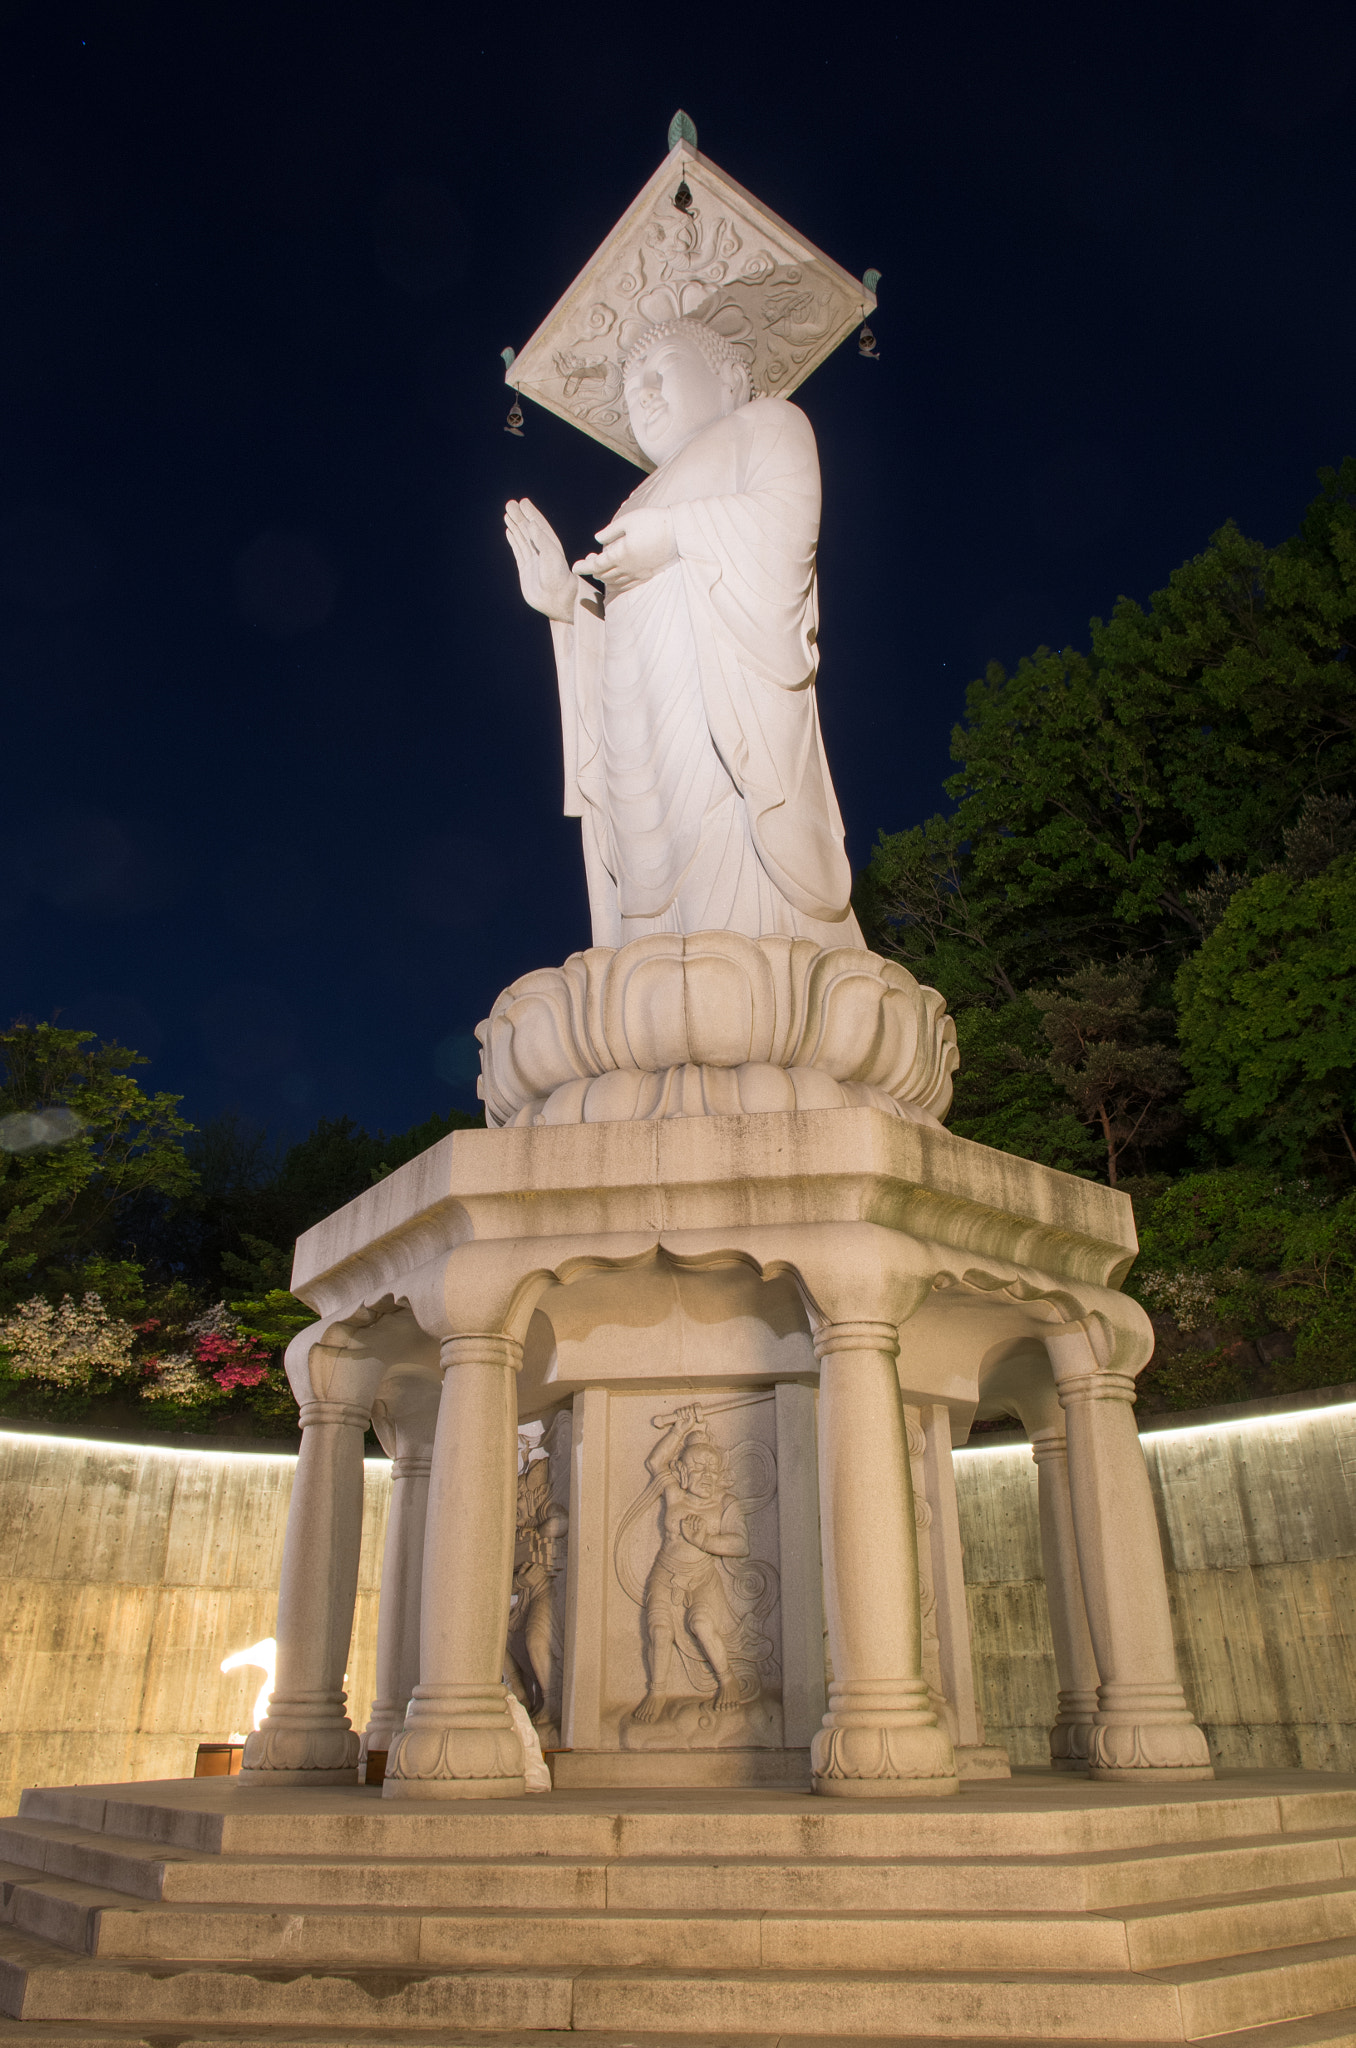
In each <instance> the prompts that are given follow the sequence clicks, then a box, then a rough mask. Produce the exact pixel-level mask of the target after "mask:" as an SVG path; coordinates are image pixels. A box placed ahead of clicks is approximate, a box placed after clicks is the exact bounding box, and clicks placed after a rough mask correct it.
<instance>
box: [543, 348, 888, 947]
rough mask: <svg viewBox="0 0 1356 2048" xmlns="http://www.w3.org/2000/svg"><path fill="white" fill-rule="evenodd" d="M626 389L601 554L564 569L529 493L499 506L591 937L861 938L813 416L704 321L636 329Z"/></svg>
mask: <svg viewBox="0 0 1356 2048" xmlns="http://www.w3.org/2000/svg"><path fill="white" fill-rule="evenodd" d="M624 390H625V399H626V406H627V410H628V413H629V416H630V420H631V426H632V430H633V432H634V434H635V437H636V440H637V441H638V443H639V444H640V447H641V449H642V450H643V452H644V454H645V456H646V457H647V458H648V459H649V460H650V461H651V462H653V463H654V464H655V468H654V470H653V472H652V473H651V474H650V475H649V476H647V477H646V479H645V481H644V482H643V483H642V484H641V485H640V486H639V488H638V489H637V490H635V491H633V492H632V494H631V496H630V497H629V498H628V499H627V500H626V502H625V504H624V505H623V506H622V507H621V509H620V511H619V512H618V513H617V516H616V518H615V519H614V520H613V521H612V523H611V524H610V525H609V526H605V527H604V528H603V529H602V530H601V532H599V534H598V535H597V539H598V542H599V548H598V551H597V552H596V553H594V554H591V555H587V556H586V557H585V558H584V559H583V560H582V561H580V562H576V563H575V564H574V566H573V568H571V566H570V564H569V563H568V562H567V561H566V558H565V554H564V550H563V549H562V547H561V544H560V542H559V540H558V539H557V537H556V535H555V533H554V532H553V531H552V529H551V527H550V526H549V525H548V523H547V521H546V520H545V519H544V518H543V517H542V515H541V513H540V512H539V511H538V510H537V508H536V507H535V506H534V505H533V504H532V503H531V502H530V501H529V500H528V499H526V498H523V499H518V500H515V501H513V502H511V503H510V504H509V505H508V507H507V508H506V514H505V524H506V527H507V531H508V539H509V545H510V546H511V547H512V549H513V553H514V558H515V560H516V562H517V565H518V573H519V578H520V581H521V584H522V591H523V596H524V597H525V598H526V600H527V602H528V603H529V604H530V605H532V606H533V607H534V608H535V609H536V610H537V611H540V612H543V613H544V614H545V615H546V616H547V617H548V618H549V619H550V620H551V630H552V637H553V639H554V642H555V653H556V665H557V669H558V673H559V681H560V700H561V715H562V723H563V728H564V745H565V812H566V815H567V816H573V817H578V818H580V819H581V820H582V830H583V842H584V863H585V869H586V873H587V877H588V890H589V905H590V911H591V915H592V923H593V942H594V944H595V945H598V946H621V945H624V944H626V942H627V941H628V940H631V939H637V938H643V937H645V936H647V935H648V934H650V933H654V932H678V933H692V932H700V931H731V932H742V933H744V934H745V935H746V936H747V937H749V938H759V937H761V936H762V935H763V934H765V933H782V934H785V935H787V936H790V937H797V938H808V939H813V940H815V941H816V942H817V943H818V944H820V945H821V946H844V945H847V946H862V945H863V940H862V936H861V932H860V930H859V929H858V925H857V921H856V918H855V917H854V916H853V914H852V909H851V906H850V902H849V895H850V890H851V885H852V874H851V869H850V868H849V865H848V860H847V855H846V852H845V851H844V847H843V821H842V817H841V815H840V812H839V809H838V803H837V799H836V798H835V796H834V790H833V783H832V781H831V779H830V776H829V767H828V762H827V760H826V758H825V754H824V742H823V739H822V737H821V735H820V729H819V713H818V706H817V702H816V697H815V676H816V670H817V667H818V660H819V653H818V646H817V634H818V609H817V603H816V585H815V549H816V544H817V541H818V536H819V506H820V483H819V461H818V456H817V454H816V450H815V440H814V434H813V432H812V430H811V427H810V423H809V421H808V420H807V419H806V417H805V415H804V413H803V412H801V411H800V409H799V408H798V407H797V406H794V405H792V404H791V403H790V402H789V401H788V400H786V399H783V398H754V399H750V396H749V378H748V371H747V369H746V367H745V364H744V361H743V359H742V358H741V356H740V355H739V353H738V351H737V349H736V348H735V347H734V346H732V345H731V343H730V342H728V341H727V340H725V339H724V337H723V336H721V335H720V334H719V333H717V332H716V331H715V330H714V329H712V328H711V327H709V326H707V325H705V324H704V323H703V321H702V320H700V319H697V318H690V317H689V318H679V319H672V320H664V321H661V322H660V323H658V324H657V325H655V326H652V327H650V328H649V329H648V330H647V331H645V332H644V333H642V334H641V335H640V336H639V337H638V339H637V340H636V341H635V342H634V343H633V345H632V346H631V347H630V348H629V350H628V351H627V353H626V358H625V385H624ZM586 577H593V578H596V579H597V580H598V581H599V582H601V583H602V585H603V586H604V589H605V591H606V601H605V604H604V602H603V600H602V599H600V597H599V594H598V591H597V590H596V588H595V587H594V585H593V584H592V583H590V582H586V581H585V580H584V579H585V578H586Z"/></svg>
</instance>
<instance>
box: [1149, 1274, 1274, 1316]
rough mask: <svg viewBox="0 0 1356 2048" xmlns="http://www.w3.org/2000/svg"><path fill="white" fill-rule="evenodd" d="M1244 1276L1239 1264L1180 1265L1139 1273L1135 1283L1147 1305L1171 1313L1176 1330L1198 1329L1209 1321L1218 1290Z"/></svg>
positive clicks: (1239, 1283)
mask: <svg viewBox="0 0 1356 2048" xmlns="http://www.w3.org/2000/svg"><path fill="white" fill-rule="evenodd" d="M1247 1277H1248V1276H1247V1274H1246V1273H1245V1272H1244V1271H1243V1270H1242V1268H1241V1267H1240V1266H1226V1267H1224V1268H1223V1269H1221V1270H1219V1271H1210V1270H1206V1271H1199V1270H1198V1271H1192V1269H1191V1268H1190V1267H1183V1268H1182V1270H1181V1271H1180V1272H1176V1273H1163V1272H1154V1271H1151V1272H1148V1273H1139V1274H1137V1275H1136V1283H1137V1286H1138V1289H1139V1293H1140V1295H1141V1297H1142V1298H1143V1299H1144V1301H1145V1302H1147V1303H1148V1305H1149V1307H1150V1308H1157V1309H1162V1310H1163V1311H1164V1313H1165V1314H1167V1315H1170V1316H1171V1317H1172V1319H1173V1321H1174V1322H1175V1323H1176V1325H1177V1327H1178V1329H1179V1330H1198V1329H1199V1328H1200V1327H1201V1325H1202V1324H1203V1323H1208V1322H1209V1320H1210V1311H1211V1309H1212V1308H1214V1306H1215V1303H1216V1302H1217V1301H1218V1299H1219V1296H1220V1293H1221V1292H1222V1291H1228V1290H1230V1289H1232V1288H1238V1287H1241V1286H1242V1285H1243V1283H1244V1282H1245V1281H1246V1279H1247Z"/></svg>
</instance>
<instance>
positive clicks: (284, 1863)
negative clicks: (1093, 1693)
mask: <svg viewBox="0 0 1356 2048" xmlns="http://www.w3.org/2000/svg"><path fill="white" fill-rule="evenodd" d="M0 1856H3V1857H5V1858H7V1859H8V1862H7V1864H6V1866H5V1867H6V1868H8V1869H9V1870H11V1871H12V1872H13V1873H14V1874H15V1875H16V1876H22V1875H23V1873H24V1871H41V1872H43V1873H44V1874H45V1875H47V1876H50V1877H59V1878H73V1879H77V1880H79V1881H80V1882H83V1883H87V1884H93V1885H98V1886H102V1887H104V1888H106V1889H108V1890H110V1891H116V1892H121V1893H124V1894H126V1895H128V1896H130V1897H133V1898H144V1899H152V1900H154V1899H163V1900H165V1901H166V1902H169V1901H176V1902H184V1903H189V1902H200V1903H207V1902H211V1901H222V1902H225V1903H231V1904H239V1905H275V1906H296V1907H305V1906H344V1905H374V1906H392V1907H395V1906H424V1907H429V1908H433V1909H440V1908H456V1907H477V1906H478V1907H484V1908H486V1909H488V1908H492V1907H502V1908H506V1909H514V1908H518V1909H538V1910H546V1909H549V1908H559V1909H563V1910H569V1909H580V1910H587V1909H594V1910H599V1909H601V1908H603V1907H604V1906H607V1907H625V1908H632V1909H635V1910H639V1911H667V1910H671V1909H673V1910H684V1909H686V1908H688V1907H689V1906H690V1905H691V1902H692V1900H693V1898H694V1896H700V1898H701V1901H702V1904H703V1906H704V1907H706V1908H709V1909H710V1910H713V1911H721V1912H750V1911H787V1912H794V1911H816V1910H819V1911H849V1912H850V1911H868V1910H871V1909H872V1908H875V1907H879V1908H880V1909H881V1910H883V1911H889V1912H908V1911H926V1910H943V1911H951V1910H955V1911H970V1912H1003V1911H1015V1910H1020V1909H1022V1908H1023V1907H1042V1908H1046V1909H1049V1910H1052V1911H1062V1912H1076V1911H1079V1910H1098V1909H1105V1908H1107V1907H1111V1906H1134V1905H1152V1904H1154V1903H1156V1902H1162V1901H1167V1900H1187V1899H1191V1898H1197V1897H1208V1898H1214V1897H1217V1896H1220V1895H1223V1894H1226V1893H1232V1892H1236V1891H1249V1892H1251V1891H1257V1890H1264V1889H1268V1888H1274V1887H1279V1886H1289V1885H1296V1884H1320V1883H1336V1882H1338V1881H1340V1880H1341V1879H1342V1878H1343V1877H1353V1876H1356V1834H1346V1833H1343V1832H1330V1833H1323V1834H1309V1835H1301V1834H1287V1835H1273V1836H1267V1837H1264V1838H1262V1839H1260V1840H1247V1839H1242V1840H1237V1839H1228V1840H1225V1841H1223V1842H1220V1843H1218V1844H1214V1845H1210V1846H1207V1847H1202V1846H1200V1845H1197V1844H1189V1845H1187V1846H1184V1847H1166V1848H1149V1849H1135V1850H1130V1851H1124V1852H1122V1851H1094V1852H1091V1853H1084V1854H1081V1855H1073V1856H1065V1857H1061V1858H1040V1857H1023V1856H1000V1857H994V1856H989V1857H981V1858H971V1859H966V1858H960V1857H943V1858H931V1857H918V1856H912V1857H905V1858H902V1859H901V1858H892V1859H889V1860H868V1859H862V1858H853V1857H835V1858H832V1859H824V1860H815V1859H809V1858H803V1857H802V1858H795V1859H790V1858H773V1859H764V1858H758V1857H734V1856H726V1857H722V1858H720V1859H719V1860H707V1859H704V1858H700V1857H675V1856H672V1855H670V1856H664V1857H652V1858H646V1857H634V1858H627V1859H619V1860H598V1859H586V1860H575V1859H572V1858H560V1857H554V1856H549V1855H534V1856H522V1857H485V1858H463V1857H457V1858H450V1859H446V1860H442V1859H440V1860H437V1861H426V1860H421V1859H419V1858H415V1857H380V1858H375V1859H370V1858H367V1857H331V1858H325V1859H319V1858H311V1857H305V1856H274V1857H269V1858H255V1857H232V1856H220V1855H209V1856H204V1855H201V1854H197V1855H193V1854H190V1853H188V1852H184V1851H178V1852H176V1851H170V1852H168V1853H167V1852H166V1851H165V1850H164V1849H163V1848H162V1847H160V1846H159V1845H157V1844H153V1843H143V1842H132V1841H128V1840H126V1839H124V1838H121V1837H116V1836H115V1837H111V1838H110V1837H109V1836H107V1835H102V1834H94V1833H91V1832H89V1831H88V1830H83V1829H75V1828H70V1827H67V1826H64V1825H62V1824H59V1823H54V1822H46V1823H41V1822H32V1823H22V1822H17V1821H11V1822H5V1823H0Z"/></svg>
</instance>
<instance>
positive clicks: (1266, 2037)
mask: <svg viewBox="0 0 1356 2048" xmlns="http://www.w3.org/2000/svg"><path fill="white" fill-rule="evenodd" d="M716 2038H718V2040H719V2048H859V2044H860V2043H861V2041H862V2038H863V2037H862V2036H861V2035H854V2034H735V2033H730V2032H728V2031H725V2032H722V2033H721V2034H720V2035H719V2037H716ZM587 2039H588V2048H693V2036H692V2035H691V2034H690V2033H682V2034H650V2033H638V2032H636V2031H635V2030H634V2029H633V2030H631V2031H628V2032H627V2033H626V2034H624V2035H623V2034H621V2033H615V2032H606V2033H590V2034H589V2035H588V2037H587ZM954 2039H955V2037H954V2036H948V2037H946V2039H943V2038H940V2037H939V2036H937V2035H935V2034H929V2035H927V2036H924V2035H921V2034H906V2035H894V2036H892V2037H891V2039H890V2044H889V2048H954ZM1012 2039H1013V2037H1012V2036H1011V2035H1007V2036H1004V2037H1003V2038H1002V2040H999V2039H998V2038H996V2037H995V2036H993V2035H989V2036H987V2037H985V2038H983V2039H981V2038H980V2037H978V2036H973V2035H972V2036H971V2037H970V2040H969V2044H968V2048H1010V2044H1011V2042H1012ZM0 2042H30V2043H32V2042H55V2043H66V2044H68V2048H165V2037H164V2035H163V2034H162V2033H159V2032H157V2033H156V2034H155V2035H154V2036H151V2035H149V2034H148V2033H147V2032H146V2030H145V2029H144V2028H142V2027H136V2026H131V2027H123V2026H108V2025H104V2026H99V2027H93V2028H91V2027H85V2026H81V2025H78V2024H75V2025H68V2024H65V2023H63V2022H59V2021H58V2022H53V2021H42V2020H39V2021H29V2020H6V2019H0ZM173 2048H563V2044H562V2040H561V2036H560V2034H559V2033H556V2032H551V2033H541V2032H538V2031H536V2030H535V2029H522V2028H517V2027H515V2028H513V2029H512V2030H511V2031H510V2032H508V2033H505V2034H494V2035H486V2034H483V2033H479V2032H477V2033H469V2032H467V2031H465V2030H464V2029H461V2028H454V2029H452V2030H451V2031H445V2030H439V2032H438V2033H437V2034H436V2035H430V2034H429V2033H428V2032H427V2031H426V2030H425V2029H422V2028H420V2029H418V2030H409V2029H406V2028H403V2027H402V2028H399V2029H396V2030H389V2029H387V2028H380V2029H376V2028H372V2027H326V2029H325V2031H324V2033H323V2034H317V2033H316V2032H314V2030H313V2029H311V2028H309V2027H270V2028H268V2029H267V2030H266V2031H265V2032H263V2033H260V2032H258V2031H257V2030H255V2029H254V2028H246V2029H241V2028H239V2027H228V2028H218V2027H213V2026H208V2025H206V2024H203V2025H202V2026H195V2027H194V2028H193V2030H192V2032H191V2033H188V2034H185V2033H183V2032H181V2031H176V2033H175V2035H174V2037H173ZM713 2048H714V2043H713ZM1061 2048H1106V2043H1105V2038H1103V2040H1102V2041H1100V2042H1097V2041H1090V2040H1087V2039H1086V2038H1084V2039H1080V2040H1071V2041H1065V2042H1063V2043H1062V2044H1061ZM1119 2048H1157V2044H1151V2043H1149V2042H1146V2041H1139V2042H1133V2041H1127V2042H1122V2043H1120V2044H1119ZM1210 2048H1356V2007H1348V2008H1347V2009H1346V2010H1345V2011H1344V2012H1340V2013H1328V2014H1320V2015H1318V2016H1317V2017H1311V2018H1309V2019H1304V2020H1282V2021H1279V2022H1273V2023H1272V2024H1270V2025H1269V2026H1264V2027H1248V2028H1246V2029H1245V2030H1244V2031H1243V2032H1241V2033H1230V2034H1218V2035H1216V2036H1215V2037H1214V2039H1213V2041H1212V2042H1211V2044H1210Z"/></svg>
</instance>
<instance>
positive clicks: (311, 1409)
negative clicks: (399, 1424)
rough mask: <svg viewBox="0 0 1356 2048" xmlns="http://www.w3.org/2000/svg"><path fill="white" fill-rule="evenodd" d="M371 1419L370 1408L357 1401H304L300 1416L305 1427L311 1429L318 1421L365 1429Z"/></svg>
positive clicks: (299, 1418)
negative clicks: (361, 1405)
mask: <svg viewBox="0 0 1356 2048" xmlns="http://www.w3.org/2000/svg"><path fill="white" fill-rule="evenodd" d="M371 1419H372V1418H371V1415H370V1414H369V1412H368V1410H367V1409H366V1408H363V1407H360V1406H359V1404H358V1403H357V1402H356V1401H303V1402H302V1404H301V1412H300V1415H299V1417H298V1420H299V1421H300V1423H301V1426H302V1428H303V1429H310V1428H312V1427H313V1426H314V1425H315V1424H316V1423H317V1422H338V1423H344V1424H346V1425H347V1426H348V1428H350V1429H361V1430H365V1429H366V1428H367V1425H368V1423H369V1422H370V1421H371Z"/></svg>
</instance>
